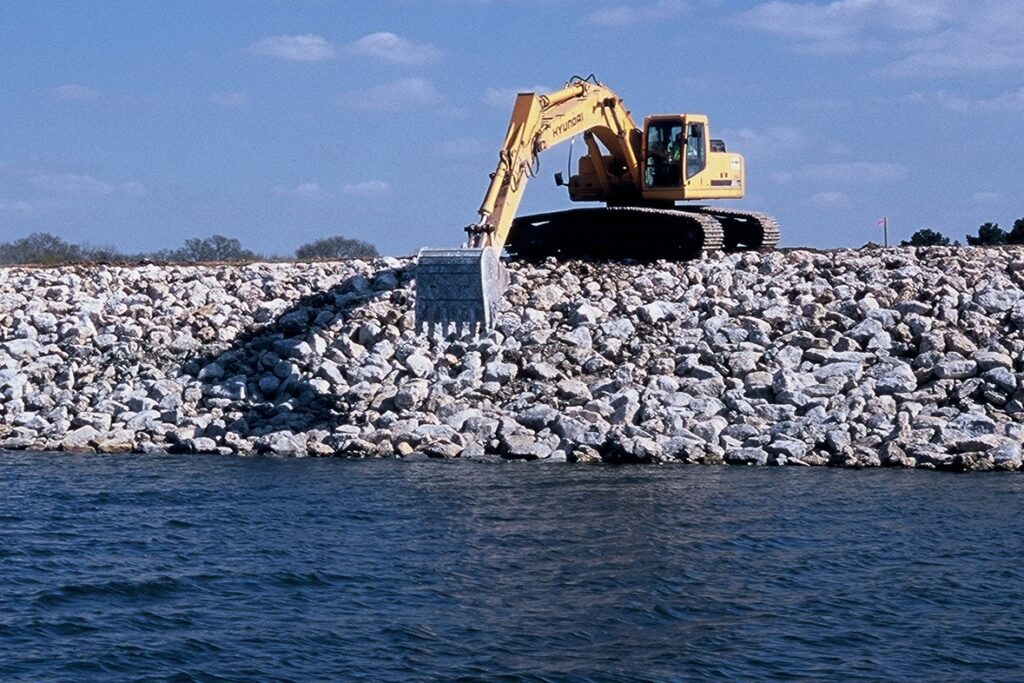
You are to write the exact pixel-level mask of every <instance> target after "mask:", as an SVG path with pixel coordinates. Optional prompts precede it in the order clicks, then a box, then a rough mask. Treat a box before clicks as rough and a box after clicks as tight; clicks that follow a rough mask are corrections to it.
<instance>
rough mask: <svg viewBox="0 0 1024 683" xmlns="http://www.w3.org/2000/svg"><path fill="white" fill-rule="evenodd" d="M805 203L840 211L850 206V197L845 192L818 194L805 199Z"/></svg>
mask: <svg viewBox="0 0 1024 683" xmlns="http://www.w3.org/2000/svg"><path fill="white" fill-rule="evenodd" d="M804 203H805V204H809V205H811V206H825V207H831V208H836V209H839V208H845V207H848V206H850V197H849V196H848V195H847V194H845V193H843V192H836V191H827V192H817V193H815V194H812V195H811V196H810V197H808V198H807V199H805V200H804Z"/></svg>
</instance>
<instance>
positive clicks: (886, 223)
mask: <svg viewBox="0 0 1024 683" xmlns="http://www.w3.org/2000/svg"><path fill="white" fill-rule="evenodd" d="M882 235H883V239H884V241H885V248H886V249H888V248H889V218H888V217H887V216H885V217H883V218H882Z"/></svg>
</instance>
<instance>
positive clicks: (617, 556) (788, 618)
mask: <svg viewBox="0 0 1024 683" xmlns="http://www.w3.org/2000/svg"><path fill="white" fill-rule="evenodd" d="M0 482H2V488H0V494H2V497H0V679H2V680H5V681H11V680H33V681H35V680H68V679H73V680H103V681H106V680H120V679H131V680H165V679H170V680H178V681H190V680H204V681H205V680H213V681H220V680H228V681H235V680H237V681H251V680H311V679H312V680H353V679H356V680H359V679H362V680H395V681H399V680H401V681H404V680H418V679H437V678H455V677H459V676H462V677H466V678H473V679H475V678H481V677H485V678H494V677H498V676H504V677H507V678H509V679H521V678H525V679H538V680H544V679H546V680H563V679H572V680H578V679H581V678H591V679H595V680H609V679H611V680H667V679H669V680H682V679H685V680H691V679H710V680H720V679H753V678H757V679H776V680H790V679H794V678H799V679H833V678H836V677H840V676H842V677H847V678H854V679H857V678H859V679H863V680H878V679H881V678H887V679H894V678H895V679H916V680H962V679H974V680H994V679H1000V680H1007V679H1021V678H1022V677H1024V668H1022V667H1024V665H1022V663H1021V661H1022V660H1021V653H1024V610H1022V609H1021V605H1022V602H1024V594H1022V592H1024V562H1022V559H1024V557H1022V555H1024V531H1022V525H1021V506H1020V500H1021V496H1022V495H1024V477H1021V476H1019V475H1015V474H972V475H950V474H937V473H924V472H905V471H884V470H881V471H847V470H828V469H812V470H798V469H793V468H772V469H769V468H756V469H745V468H728V467H703V466H676V467H627V468H612V467H574V466H558V465H536V464H533V465H522V464H481V463H469V462H462V463H460V462H453V463H441V462H422V463H410V462H401V461H363V462H360V461H345V460H286V459H275V458H254V459H244V458H234V457H215V456H140V455H132V456H123V457H122V456H71V455H65V454H0Z"/></svg>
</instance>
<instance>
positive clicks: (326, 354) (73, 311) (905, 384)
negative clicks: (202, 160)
mask: <svg viewBox="0 0 1024 683" xmlns="http://www.w3.org/2000/svg"><path fill="white" fill-rule="evenodd" d="M511 272H512V287H511V288H510V290H509V292H508V295H507V306H506V308H505V310H504V312H503V313H502V315H501V316H500V317H499V321H498V324H497V326H496V330H494V331H493V332H491V333H490V334H488V335H487V336H485V337H483V338H481V339H474V340H461V341H441V340H429V339H427V338H425V337H423V336H418V335H416V334H415V333H414V331H413V329H412V323H413V320H412V297H413V288H412V277H411V276H412V267H411V262H410V261H409V260H397V259H381V260H378V261H375V262H372V263H371V262H364V261H347V262H340V263H317V264H253V265H245V266H156V265H147V266H139V267H114V266H91V267H65V268H56V269H29V268H6V269H0V321H2V327H0V330H2V331H0V335H2V337H0V339H2V341H0V400H2V409H0V446H2V447H4V448H8V449H16V448H28V449H63V450H67V451H91V450H98V451H102V452H150V451H163V450H176V451H194V452H225V453H226V452H239V453H248V452H266V451H273V452H279V453H285V454H292V455H307V454H308V455H333V454H344V455H352V456H388V457H390V456H394V455H402V456H411V457H417V456H418V457H422V456H423V455H424V454H425V455H427V456H431V457H474V458H484V459H488V458H522V459H531V460H532V459H542V460H554V461H557V460H570V461H582V462H593V461H600V460H604V461H612V462H651V461H654V462H706V463H721V462H727V463H734V464H775V465H784V464H786V465H826V464H827V465H839V466H850V467H863V466H878V465H887V466H897V467H924V468H940V469H992V468H999V469H1019V468H1020V466H1021V447H1022V442H1024V427H1022V426H1021V424H1020V423H1021V422H1022V421H1024V332H1022V330H1024V292H1022V289H1021V288H1022V286H1024V250H1022V249H1021V248H1001V249H979V248H928V249H917V250H915V249H887V250H883V249H875V250H860V251H857V250H839V251H831V252H811V251H801V250H795V251H787V252H774V253H769V254H756V253H746V254H733V255H728V256H722V255H713V256H709V257H706V258H705V259H703V260H700V261H694V262H685V263H658V264H654V265H638V264H589V263H578V262H573V263H556V262H554V261H548V262H544V263H539V264H522V263H517V264H511Z"/></svg>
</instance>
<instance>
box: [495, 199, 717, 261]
mask: <svg viewBox="0 0 1024 683" xmlns="http://www.w3.org/2000/svg"><path fill="white" fill-rule="evenodd" d="M537 223H541V225H536V224H537ZM724 244H725V233H724V231H723V228H722V224H721V223H719V222H718V221H717V220H716V219H715V218H714V216H712V215H709V214H704V213H701V212H695V211H686V210H679V209H655V208H647V207H632V206H625V207H623V206H613V207H598V208H586V209H569V210H567V211H556V212H552V213H545V214H535V215H532V216H522V217H520V218H517V219H516V221H515V223H514V224H513V227H512V230H511V231H510V233H509V240H508V244H507V245H506V247H507V248H508V250H509V252H510V253H512V254H513V255H518V256H524V257H527V258H537V257H542V256H563V257H569V258H612V259H614V258H636V259H642V260H655V259H659V258H661V259H674V258H694V257H697V256H699V255H700V253H701V252H703V251H717V250H720V249H722V248H723V246H724Z"/></svg>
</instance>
